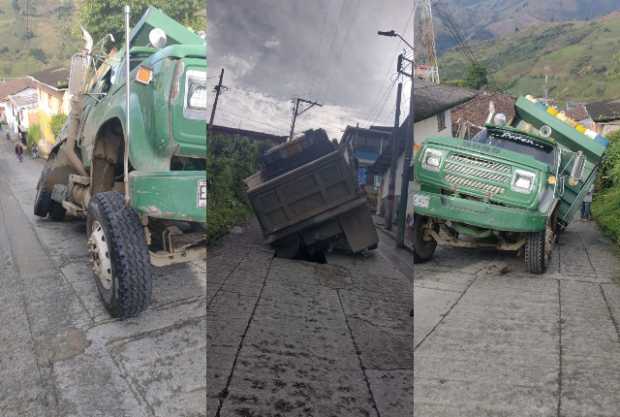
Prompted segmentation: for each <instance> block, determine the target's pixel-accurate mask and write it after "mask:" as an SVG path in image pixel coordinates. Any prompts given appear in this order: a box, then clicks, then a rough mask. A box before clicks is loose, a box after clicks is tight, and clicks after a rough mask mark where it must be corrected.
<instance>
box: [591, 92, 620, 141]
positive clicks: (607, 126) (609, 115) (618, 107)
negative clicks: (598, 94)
mask: <svg viewBox="0 0 620 417" xmlns="http://www.w3.org/2000/svg"><path fill="white" fill-rule="evenodd" d="M586 110H587V111H588V114H589V115H590V117H591V118H592V121H593V124H594V130H595V131H596V132H597V133H600V134H602V135H608V134H610V133H612V132H615V131H617V130H620V100H613V101H599V102H595V103H590V104H586Z"/></svg>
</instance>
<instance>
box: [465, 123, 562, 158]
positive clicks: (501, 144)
mask: <svg viewBox="0 0 620 417" xmlns="http://www.w3.org/2000/svg"><path fill="white" fill-rule="evenodd" d="M471 140H472V141H474V142H478V143H484V144H485V145H492V146H497V147H498V148H502V149H507V150H510V151H513V152H519V153H521V154H525V155H529V156H531V157H533V158H535V159H537V160H538V161H540V162H544V163H545V164H547V165H553V163H554V160H555V155H554V152H553V150H554V147H553V146H551V145H547V144H545V143H541V142H538V141H536V140H534V139H532V138H530V137H529V136H527V135H523V134H520V133H517V132H511V131H508V130H502V129H483V130H481V131H480V132H479V133H478V134H477V135H476V136H474V137H473V138H472V139H471Z"/></svg>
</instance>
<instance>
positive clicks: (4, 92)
mask: <svg viewBox="0 0 620 417" xmlns="http://www.w3.org/2000/svg"><path fill="white" fill-rule="evenodd" d="M68 79H69V71H68V70H67V69H65V68H61V67H58V68H50V69H47V70H44V71H40V72H37V73H34V74H32V75H29V76H25V77H21V78H16V79H11V80H7V81H5V82H0V112H1V113H2V118H3V120H4V122H5V123H6V124H7V128H8V130H9V131H11V132H13V133H17V132H18V130H19V129H23V130H27V129H28V128H30V127H31V126H33V125H35V124H36V125H37V126H39V129H40V131H41V138H42V140H41V142H40V143H39V148H40V150H41V153H42V154H43V155H45V154H47V152H48V151H49V149H51V146H53V144H54V143H55V138H54V135H53V133H52V130H51V120H52V118H53V117H54V116H56V115H59V114H64V115H67V114H69V110H70V102H69V94H68V91H67V84H68Z"/></svg>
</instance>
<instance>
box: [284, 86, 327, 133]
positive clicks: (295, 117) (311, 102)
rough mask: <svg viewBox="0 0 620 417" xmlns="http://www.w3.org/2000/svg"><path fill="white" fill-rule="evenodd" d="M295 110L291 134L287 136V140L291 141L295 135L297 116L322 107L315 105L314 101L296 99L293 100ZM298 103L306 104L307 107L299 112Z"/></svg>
mask: <svg viewBox="0 0 620 417" xmlns="http://www.w3.org/2000/svg"><path fill="white" fill-rule="evenodd" d="M294 100H295V109H294V111H293V121H292V122H291V133H290V134H289V135H288V140H289V141H291V140H293V135H294V134H295V122H296V121H297V116H301V115H302V114H304V113H305V112H307V111H308V110H310V109H311V108H313V107H314V106H318V107H323V105H322V104H320V103H317V102H316V101H310V100H306V99H304V98H300V97H296V98H295V99H294ZM299 103H304V104H307V105H308V106H307V107H306V108H305V109H302V110H300V108H299Z"/></svg>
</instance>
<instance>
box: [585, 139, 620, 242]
mask: <svg viewBox="0 0 620 417" xmlns="http://www.w3.org/2000/svg"><path fill="white" fill-rule="evenodd" d="M607 139H608V140H609V148H608V149H607V153H606V154H605V158H604V160H603V164H602V166H601V171H600V173H599V177H598V179H597V184H596V191H597V192H596V194H595V195H594V201H593V202H592V215H593V216H594V219H595V220H596V222H597V223H598V224H599V225H600V226H601V228H602V229H603V231H604V232H606V233H607V234H609V235H610V236H611V237H612V238H613V239H614V240H616V241H617V242H620V131H616V132H614V133H612V134H609V135H607Z"/></svg>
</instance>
